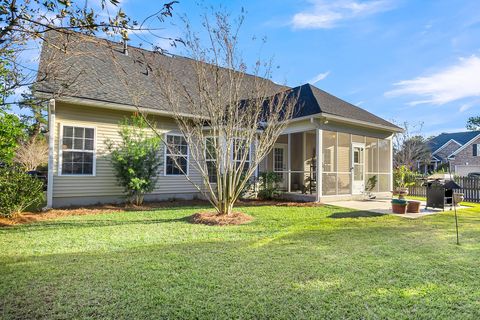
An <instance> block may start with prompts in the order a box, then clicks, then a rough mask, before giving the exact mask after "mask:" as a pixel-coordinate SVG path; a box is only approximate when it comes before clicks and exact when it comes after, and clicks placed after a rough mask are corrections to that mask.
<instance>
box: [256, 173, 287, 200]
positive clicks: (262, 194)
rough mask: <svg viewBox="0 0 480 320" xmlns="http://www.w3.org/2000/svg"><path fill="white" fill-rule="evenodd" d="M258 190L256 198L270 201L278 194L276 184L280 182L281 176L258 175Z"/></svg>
mask: <svg viewBox="0 0 480 320" xmlns="http://www.w3.org/2000/svg"><path fill="white" fill-rule="evenodd" d="M259 178H260V188H259V189H260V190H259V191H258V198H260V199H262V200H272V199H273V198H274V197H275V196H276V195H277V194H278V193H279V190H278V187H277V185H278V183H280V182H282V180H283V179H282V176H281V175H279V174H278V173H276V172H271V171H270V172H261V173H260V177H259Z"/></svg>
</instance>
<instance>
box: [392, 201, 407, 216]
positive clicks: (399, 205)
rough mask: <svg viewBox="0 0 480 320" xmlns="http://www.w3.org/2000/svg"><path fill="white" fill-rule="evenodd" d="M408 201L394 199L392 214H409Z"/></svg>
mask: <svg viewBox="0 0 480 320" xmlns="http://www.w3.org/2000/svg"><path fill="white" fill-rule="evenodd" d="M407 204H408V202H407V200H405V199H392V212H393V213H397V214H405V213H407Z"/></svg>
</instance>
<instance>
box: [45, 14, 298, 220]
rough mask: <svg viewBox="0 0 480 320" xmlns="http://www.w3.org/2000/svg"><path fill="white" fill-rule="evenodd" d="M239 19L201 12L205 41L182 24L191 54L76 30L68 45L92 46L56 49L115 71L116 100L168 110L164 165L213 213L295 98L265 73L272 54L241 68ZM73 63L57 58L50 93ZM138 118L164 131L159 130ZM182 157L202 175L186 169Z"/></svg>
mask: <svg viewBox="0 0 480 320" xmlns="http://www.w3.org/2000/svg"><path fill="white" fill-rule="evenodd" d="M242 23H243V16H242V17H240V18H239V19H238V20H236V21H235V22H234V23H233V24H231V23H230V16H229V15H228V14H224V13H215V14H214V18H213V22H212V18H210V17H209V16H205V17H204V22H203V26H204V30H202V31H204V32H203V33H202V35H203V36H205V35H206V37H205V38H206V40H205V41H206V44H203V42H202V41H201V40H200V37H199V36H198V35H197V33H196V32H195V31H193V29H192V28H191V26H190V25H189V24H188V23H186V32H185V36H184V37H182V39H183V40H184V44H185V51H186V55H187V56H188V57H189V58H191V59H188V58H183V57H175V58H167V57H166V56H165V55H164V54H162V53H161V52H158V51H157V52H152V51H145V50H142V49H138V48H133V47H131V50H130V49H129V51H128V56H127V55H126V54H125V52H124V53H120V52H121V51H122V50H121V45H120V44H118V43H113V42H109V41H104V40H100V39H98V38H93V37H79V36H78V35H74V36H72V37H70V42H69V45H70V46H73V47H74V46H75V42H77V43H81V42H84V41H89V42H90V43H91V44H92V51H91V52H89V51H88V48H87V47H88V46H84V45H81V47H80V49H79V50H68V51H67V52H62V54H63V55H64V57H63V58H62V61H74V60H75V59H69V58H68V57H69V55H70V54H84V55H86V56H87V58H91V59H100V60H101V61H102V62H104V63H108V66H109V70H113V72H115V73H116V74H115V76H109V81H110V83H111V85H112V83H115V86H117V85H118V86H123V89H124V90H122V92H121V94H122V95H123V96H122V101H123V103H126V104H130V105H133V106H136V107H137V109H138V112H139V113H140V114H144V113H145V112H148V110H146V109H144V107H145V106H148V105H151V101H152V100H154V99H155V100H157V103H156V105H157V108H159V109H161V110H163V111H165V110H168V111H171V112H172V113H173V117H174V119H175V120H176V123H177V125H178V131H179V133H181V134H182V136H183V138H181V139H180V138H172V139H171V140H166V141H165V140H163V143H164V145H165V148H167V150H168V153H169V155H170V156H169V158H168V159H166V160H165V161H164V164H165V165H166V166H167V167H168V168H170V169H171V170H174V171H175V173H180V174H184V175H185V177H186V179H187V180H188V181H190V182H191V183H192V184H193V186H194V187H195V188H196V189H197V190H198V191H199V192H200V193H201V194H202V195H203V196H204V197H205V198H206V199H208V200H209V201H210V202H211V204H212V206H213V207H214V208H215V210H216V212H217V213H218V214H226V215H229V214H231V213H232V210H233V206H234V204H235V202H236V201H237V199H238V198H239V196H240V194H241V192H242V190H243V188H244V187H245V186H246V185H247V184H248V182H249V179H250V178H251V177H252V176H253V174H254V173H255V171H256V169H257V167H258V165H259V164H260V162H261V161H262V160H263V159H264V158H265V156H266V155H267V154H268V153H269V152H270V151H271V149H272V148H273V144H274V143H275V141H276V140H277V138H278V137H279V135H280V134H281V133H282V132H283V130H284V129H285V127H286V126H287V121H288V120H289V119H290V118H291V116H292V114H293V109H294V106H295V105H296V101H297V96H296V93H294V92H293V91H291V90H290V89H289V88H288V87H284V86H280V85H277V84H274V83H273V82H272V81H270V80H268V79H269V78H270V76H271V70H272V61H271V60H267V61H257V62H256V63H254V65H253V66H252V67H251V68H248V67H247V64H246V63H245V61H244V60H243V58H242V55H241V52H240V48H239V44H238V41H239V30H240V27H241V25H242ZM205 38H204V39H205ZM61 43H63V42H62V41H61ZM119 46H120V47H119ZM100 48H103V49H104V50H100ZM50 49H51V50H52V52H55V51H58V49H57V48H56V47H55V46H51V45H50V46H49V49H48V50H50ZM48 50H47V51H45V53H44V54H48ZM86 50H87V51H86ZM65 57H67V58H65ZM45 60H48V61H52V60H56V59H52V58H49V59H45ZM59 60H60V59H59ZM127 61H128V63H127ZM180 62H181V63H180ZM76 67H77V66H76V65H75V64H74V63H72V64H71V65H65V64H62V63H60V64H58V65H57V68H58V69H59V75H58V76H57V77H55V79H54V80H55V81H53V82H57V83H58V86H57V87H58V88H57V89H56V90H55V91H56V92H62V91H65V89H64V86H63V82H64V81H63V80H62V79H63V77H65V79H66V80H65V81H71V77H72V72H70V71H69V70H68V69H69V68H73V69H75V68H76ZM91 71H92V72H93V73H89V72H88V73H83V74H81V75H80V77H84V76H88V77H92V76H93V77H95V76H96V74H95V70H91ZM62 72H63V75H62ZM96 72H98V70H97V71H96ZM100 76H102V75H99V77H100ZM80 79H81V78H80ZM145 79H148V81H145ZM51 83H52V82H49V84H51ZM72 90H75V86H70V87H69V88H67V89H66V92H65V94H67V95H75V94H74V93H72ZM157 92H158V95H157ZM145 120H147V123H148V125H149V126H150V128H151V129H152V130H153V131H154V132H156V134H157V135H158V136H160V137H161V138H163V132H159V131H158V130H157V128H156V127H155V125H154V124H153V123H150V122H148V119H145ZM183 139H184V140H183ZM187 145H188V147H187ZM187 148H188V149H189V152H188V155H187V154H186V149H187ZM187 158H188V159H187ZM187 160H188V161H189V163H190V164H191V167H193V168H192V169H193V170H195V171H196V172H198V173H199V176H200V177H201V179H197V178H196V177H198V175H195V177H193V176H192V175H190V174H187V172H186V166H185V164H186V162H187Z"/></svg>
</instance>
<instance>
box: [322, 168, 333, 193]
mask: <svg viewBox="0 0 480 320" xmlns="http://www.w3.org/2000/svg"><path fill="white" fill-rule="evenodd" d="M322 193H323V195H326V196H331V195H335V194H337V174H336V173H324V174H323V175H322Z"/></svg>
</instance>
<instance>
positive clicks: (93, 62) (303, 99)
mask: <svg viewBox="0 0 480 320" xmlns="http://www.w3.org/2000/svg"><path fill="white" fill-rule="evenodd" d="M48 36H49V37H51V39H50V41H49V44H50V45H46V44H45V45H44V46H43V48H42V54H41V58H40V67H39V74H38V79H39V81H38V83H37V85H36V86H35V94H36V95H37V96H39V97H41V98H44V99H48V100H49V110H48V119H49V128H50V133H49V149H50V151H49V162H48V178H49V184H48V191H47V202H48V203H47V206H48V207H62V206H70V205H86V204H95V203H111V202H119V201H122V200H123V190H122V188H121V187H120V186H119V185H118V184H117V181H116V178H115V175H114V171H113V168H112V167H111V164H110V160H109V154H108V152H107V150H106V149H107V148H106V141H108V140H113V141H115V140H117V141H118V139H119V135H118V123H119V122H120V121H121V120H122V119H124V118H125V117H129V116H131V115H132V114H133V113H134V112H137V111H139V110H140V111H142V112H145V113H147V114H148V115H149V116H150V117H151V118H153V120H154V123H155V125H156V127H157V131H158V132H160V133H161V134H162V135H163V139H166V140H167V141H170V142H172V141H174V142H175V143H176V144H178V145H183V147H182V148H178V150H182V151H181V152H182V154H169V152H168V150H167V148H162V150H159V157H161V158H162V166H161V168H160V170H159V173H158V179H157V185H156V188H155V190H154V191H153V192H152V193H151V194H149V195H148V196H147V197H146V200H164V199H172V198H178V199H190V198H194V197H197V196H199V195H200V193H199V192H198V190H197V189H196V188H195V187H194V186H193V185H192V184H191V183H190V182H189V181H188V179H187V178H186V177H185V176H184V175H183V174H182V173H181V171H180V170H179V168H178V167H176V165H175V163H174V162H173V161H172V157H177V158H178V157H179V158H181V159H183V160H182V161H181V164H180V165H181V166H182V170H183V171H185V172H186V173H187V175H188V178H189V179H190V180H192V181H194V182H195V183H197V184H201V183H202V177H201V175H200V174H199V173H198V172H196V170H195V168H194V166H193V165H191V163H190V157H189V153H190V152H189V147H188V145H187V144H186V142H185V139H184V138H183V137H182V135H181V133H180V131H179V130H178V127H177V125H176V122H175V119H174V112H173V111H172V110H169V109H168V106H167V104H166V103H164V102H163V101H162V99H161V98H160V97H161V94H160V93H159V88H158V86H156V85H155V84H154V82H153V81H151V78H150V77H151V72H149V70H150V69H149V68H152V67H153V68H165V69H166V70H169V71H170V72H172V73H174V74H175V76H178V79H179V80H180V81H182V83H185V84H186V85H187V86H188V85H189V82H191V76H192V63H191V62H192V60H190V59H188V58H184V57H180V56H171V55H164V54H160V53H158V52H151V51H147V50H144V49H140V48H133V47H129V48H128V49H127V48H126V47H124V46H123V44H119V43H114V42H110V41H107V40H101V39H98V38H93V37H88V38H86V37H76V36H75V34H71V35H68V36H65V35H57V34H50V35H48ZM55 37H67V38H69V39H68V47H67V46H65V45H64V46H63V47H62V48H61V50H59V49H58V47H59V46H56V47H55V46H52V45H51V44H52V43H55ZM63 40H64V38H62V41H63ZM62 43H63V42H62ZM145 56H149V57H150V60H151V61H152V60H153V61H154V65H153V66H151V65H149V66H146V65H145V64H144V63H142V61H143V59H142V57H145ZM245 79H247V80H248V79H252V80H253V76H247V77H246V78H245ZM255 79H256V80H258V78H255ZM262 81H265V83H266V84H267V86H268V90H269V91H271V95H272V96H273V95H275V94H276V93H278V92H281V91H285V90H291V91H292V92H294V93H295V94H296V95H297V96H298V101H297V104H296V106H295V112H294V116H293V117H292V119H290V120H289V123H288V126H287V127H286V129H285V132H284V134H282V135H281V136H280V137H279V139H278V141H276V143H275V145H274V148H273V149H272V151H271V153H270V154H269V155H268V156H267V157H266V158H265V159H264V160H263V162H262V164H261V165H260V166H259V168H258V170H257V174H258V172H262V171H275V172H277V173H278V174H279V175H281V176H282V178H283V179H282V182H281V183H280V186H279V187H280V189H281V190H283V191H284V192H285V194H286V195H290V196H293V197H297V199H303V200H312V201H320V200H321V199H323V198H324V197H342V198H345V197H346V198H354V197H357V196H359V195H361V194H362V192H363V191H364V188H365V183H366V181H367V180H368V178H369V177H371V176H374V175H375V176H377V180H378V183H377V185H376V186H375V190H374V191H376V192H389V191H390V190H391V188H392V141H391V138H392V135H393V133H395V132H397V131H400V130H401V129H400V128H398V127H396V126H395V125H393V124H391V123H389V122H387V121H385V120H383V119H381V118H379V117H377V116H375V115H373V114H371V113H369V112H367V111H366V110H363V109H361V108H359V107H356V106H354V105H352V104H349V103H347V102H345V101H343V100H341V99H339V98H336V97H334V96H332V95H330V94H328V93H326V92H324V91H322V90H320V89H318V88H316V87H314V86H312V85H309V84H306V85H303V86H299V87H296V88H289V87H285V86H282V85H278V84H275V83H273V82H271V81H270V80H267V79H263V80H262ZM192 85H194V84H193V83H192ZM246 86H248V81H246ZM245 92H246V93H245V99H248V98H252V97H249V96H248V90H245ZM189 116H196V115H189ZM250 152H255V151H254V146H252V148H250Z"/></svg>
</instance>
